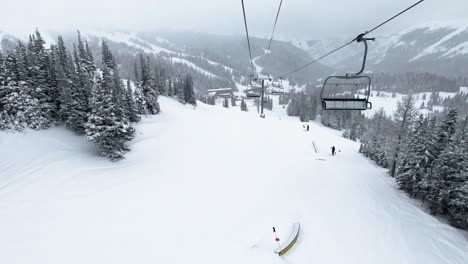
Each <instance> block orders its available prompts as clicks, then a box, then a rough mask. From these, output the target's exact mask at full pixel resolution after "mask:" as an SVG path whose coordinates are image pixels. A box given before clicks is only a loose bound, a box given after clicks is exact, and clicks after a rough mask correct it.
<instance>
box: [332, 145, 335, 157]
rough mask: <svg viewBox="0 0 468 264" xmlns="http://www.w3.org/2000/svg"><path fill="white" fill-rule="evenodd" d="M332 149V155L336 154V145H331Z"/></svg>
mask: <svg viewBox="0 0 468 264" xmlns="http://www.w3.org/2000/svg"><path fill="white" fill-rule="evenodd" d="M331 149H332V155H333V156H335V146H333V147H331Z"/></svg>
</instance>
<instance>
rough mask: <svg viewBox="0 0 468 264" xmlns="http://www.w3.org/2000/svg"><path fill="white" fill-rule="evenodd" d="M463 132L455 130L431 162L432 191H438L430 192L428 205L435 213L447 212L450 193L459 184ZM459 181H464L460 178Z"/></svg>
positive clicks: (462, 155)
mask: <svg viewBox="0 0 468 264" xmlns="http://www.w3.org/2000/svg"><path fill="white" fill-rule="evenodd" d="M464 133H465V131H464V129H459V130H457V132H455V134H453V136H452V137H451V138H449V142H448V144H447V145H446V147H445V148H444V150H442V152H441V153H440V155H439V156H438V157H437V159H436V160H435V161H434V163H433V169H432V173H433V178H432V179H434V181H433V184H434V188H433V191H434V192H436V190H438V193H434V194H431V195H433V196H434V197H435V198H434V199H432V200H433V202H432V203H430V204H429V206H430V209H431V211H433V212H435V213H441V214H447V212H448V203H449V200H450V198H451V193H452V192H453V191H454V190H455V189H456V188H457V187H459V185H460V178H459V177H460V176H462V175H461V174H460V173H461V172H462V170H463V167H462V166H463V162H464V158H465V155H464V152H465V150H464V146H463V144H464V142H463V141H464V140H463V137H464V135H463V134H464ZM461 183H464V181H463V180H462V181H461ZM430 197H432V196H430Z"/></svg>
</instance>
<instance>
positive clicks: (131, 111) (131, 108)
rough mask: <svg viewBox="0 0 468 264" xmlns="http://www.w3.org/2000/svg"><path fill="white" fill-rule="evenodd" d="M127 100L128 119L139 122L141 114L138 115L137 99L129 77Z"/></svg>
mask: <svg viewBox="0 0 468 264" xmlns="http://www.w3.org/2000/svg"><path fill="white" fill-rule="evenodd" d="M125 102H126V106H127V108H128V110H127V112H128V119H129V121H130V122H132V123H137V122H139V121H140V116H139V115H138V110H137V107H136V104H135V100H134V99H133V95H132V87H131V85H130V79H127V89H126V92H125Z"/></svg>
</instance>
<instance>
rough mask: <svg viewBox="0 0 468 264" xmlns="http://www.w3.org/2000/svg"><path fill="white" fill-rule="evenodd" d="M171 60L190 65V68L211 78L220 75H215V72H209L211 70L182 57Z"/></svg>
mask: <svg viewBox="0 0 468 264" xmlns="http://www.w3.org/2000/svg"><path fill="white" fill-rule="evenodd" d="M171 61H172V63H182V64H185V65H187V66H189V67H190V68H192V69H194V70H196V71H198V72H200V73H202V74H204V75H206V76H208V77H211V78H218V76H216V75H214V74H213V73H211V72H209V71H206V70H204V69H202V68H200V67H198V66H197V65H195V64H194V63H192V62H191V61H188V60H186V59H182V58H171Z"/></svg>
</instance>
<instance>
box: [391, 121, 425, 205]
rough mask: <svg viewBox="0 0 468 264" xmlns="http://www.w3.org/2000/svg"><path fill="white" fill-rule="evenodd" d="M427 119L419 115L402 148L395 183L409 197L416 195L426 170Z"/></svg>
mask: <svg viewBox="0 0 468 264" xmlns="http://www.w3.org/2000/svg"><path fill="white" fill-rule="evenodd" d="M428 137H430V134H429V119H428V118H427V117H424V116H423V115H420V116H419V117H418V119H417V121H416V124H415V126H414V127H413V128H412V130H411V133H410V137H409V139H408V140H407V141H406V144H405V145H404V146H403V148H402V154H401V155H400V156H399V160H400V162H399V166H398V170H397V174H396V182H397V184H398V186H399V188H400V189H402V190H403V191H405V192H406V193H408V194H409V195H410V196H411V197H415V196H416V195H417V194H418V186H419V182H420V181H421V179H422V177H423V176H424V172H425V170H426V168H427V164H426V162H425V159H424V156H425V152H426V151H427V142H426V141H427V138H428Z"/></svg>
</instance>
